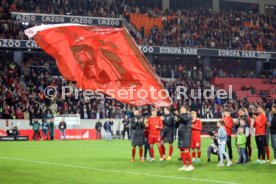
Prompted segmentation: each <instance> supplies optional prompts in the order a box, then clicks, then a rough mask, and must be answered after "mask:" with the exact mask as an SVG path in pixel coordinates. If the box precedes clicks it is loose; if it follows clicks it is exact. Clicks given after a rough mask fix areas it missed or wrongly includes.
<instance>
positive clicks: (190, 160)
mask: <svg viewBox="0 0 276 184" xmlns="http://www.w3.org/2000/svg"><path fill="white" fill-rule="evenodd" d="M186 157H187V160H188V161H189V165H192V157H191V154H190V152H188V153H186Z"/></svg>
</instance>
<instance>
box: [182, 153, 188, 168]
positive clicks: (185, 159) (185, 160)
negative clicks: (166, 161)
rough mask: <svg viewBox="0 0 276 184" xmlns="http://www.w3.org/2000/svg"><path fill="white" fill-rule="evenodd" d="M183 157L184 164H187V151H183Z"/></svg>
mask: <svg viewBox="0 0 276 184" xmlns="http://www.w3.org/2000/svg"><path fill="white" fill-rule="evenodd" d="M181 158H182V162H183V165H184V166H186V165H187V157H186V153H181Z"/></svg>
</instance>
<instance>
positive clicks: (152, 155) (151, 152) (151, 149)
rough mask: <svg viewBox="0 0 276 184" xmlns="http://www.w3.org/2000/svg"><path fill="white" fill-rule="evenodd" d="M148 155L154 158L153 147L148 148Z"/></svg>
mask: <svg viewBox="0 0 276 184" xmlns="http://www.w3.org/2000/svg"><path fill="white" fill-rule="evenodd" d="M150 156H151V158H154V149H153V148H150Z"/></svg>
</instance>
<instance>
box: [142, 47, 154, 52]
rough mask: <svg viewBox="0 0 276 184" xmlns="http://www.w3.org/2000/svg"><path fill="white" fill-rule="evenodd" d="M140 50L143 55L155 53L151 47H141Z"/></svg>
mask: <svg viewBox="0 0 276 184" xmlns="http://www.w3.org/2000/svg"><path fill="white" fill-rule="evenodd" d="M139 48H140V50H141V51H142V52H143V53H153V51H154V49H153V47H149V46H139Z"/></svg>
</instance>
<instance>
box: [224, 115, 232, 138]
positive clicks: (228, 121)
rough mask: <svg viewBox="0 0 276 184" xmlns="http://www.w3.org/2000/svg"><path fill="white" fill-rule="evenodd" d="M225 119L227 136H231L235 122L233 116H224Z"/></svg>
mask: <svg viewBox="0 0 276 184" xmlns="http://www.w3.org/2000/svg"><path fill="white" fill-rule="evenodd" d="M223 121H224V123H225V125H224V126H225V130H226V134H227V136H231V134H232V127H233V123H234V121H233V118H231V117H230V116H229V117H224V118H223Z"/></svg>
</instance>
